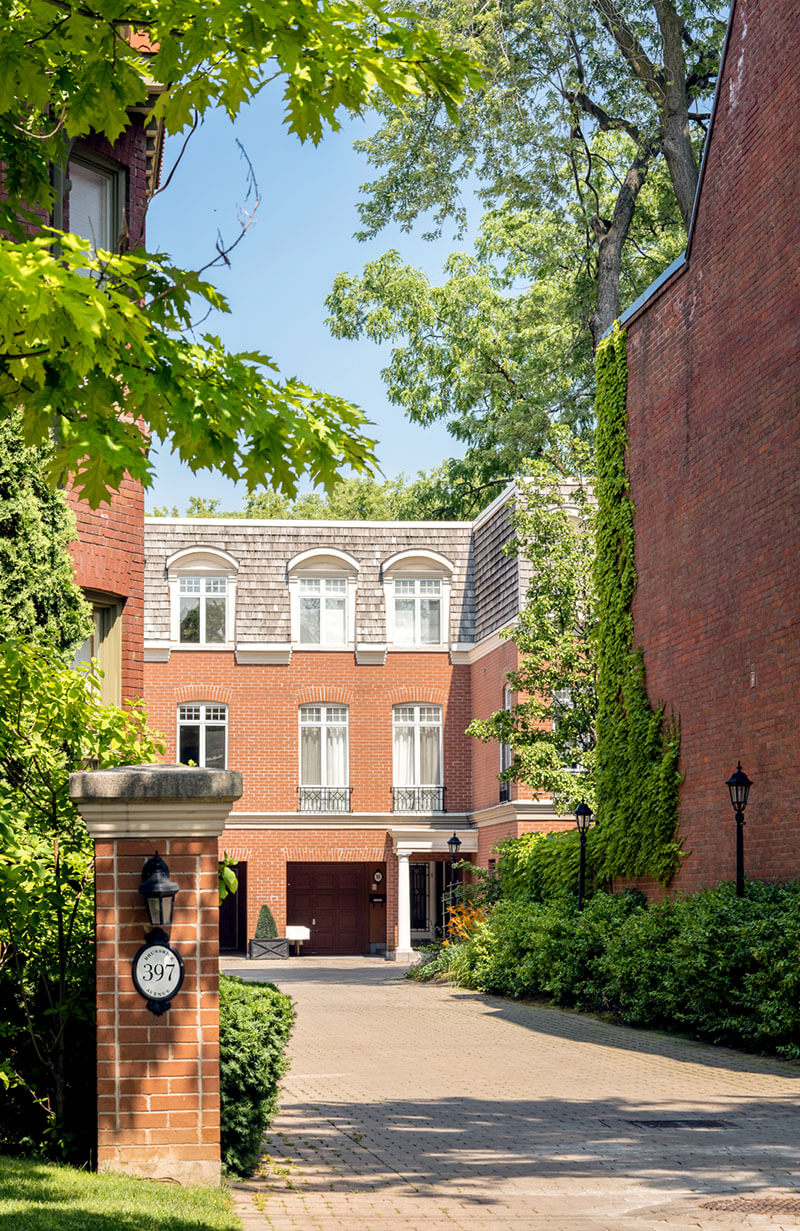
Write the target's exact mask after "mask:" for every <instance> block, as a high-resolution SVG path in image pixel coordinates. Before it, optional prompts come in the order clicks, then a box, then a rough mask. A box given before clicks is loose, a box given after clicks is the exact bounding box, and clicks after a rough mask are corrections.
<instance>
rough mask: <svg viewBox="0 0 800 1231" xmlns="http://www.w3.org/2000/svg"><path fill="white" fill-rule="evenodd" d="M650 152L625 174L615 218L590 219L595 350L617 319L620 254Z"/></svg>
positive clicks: (643, 179)
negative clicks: (595, 243) (594, 270)
mask: <svg viewBox="0 0 800 1231" xmlns="http://www.w3.org/2000/svg"><path fill="white" fill-rule="evenodd" d="M653 152H654V151H653V149H652V148H649V149H646V150H644V151H641V152H640V153H639V154H637V156H636V158H635V159H634V161H633V162H632V164H631V166H630V168H629V170H628V174H627V175H626V176H625V179H624V180H623V183H622V187H621V188H620V190H619V192H618V194H617V201H616V205H615V206H614V217H613V219H612V220H611V221H610V222H609V221H608V220H607V219H605V218H597V217H595V218H593V219H592V220H591V226H592V230H593V231H594V233H595V235H596V236H597V237H598V251H597V300H596V303H595V309H594V312H593V313H592V315H591V318H590V320H589V328H590V329H591V331H592V345H593V347H594V350H595V351H597V347H598V346H599V345H600V341H601V339H602V338H603V335H604V334H605V333H606V332H607V331H608V330H609V329H610V328H611V326H612V325H613V324H614V321H615V320H616V319H617V317H618V316H619V278H620V270H621V268H622V250H623V248H624V246H625V240H626V239H627V238H628V231H629V230H630V225H631V221H632V219H633V211H634V209H635V207H636V198H637V197H638V195H639V192H640V190H641V187H642V185H643V184H644V181H645V179H646V178H647V171H648V167H649V165H650V159H651V158H652V156H653Z"/></svg>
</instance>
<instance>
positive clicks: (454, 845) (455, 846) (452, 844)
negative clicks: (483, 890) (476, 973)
mask: <svg viewBox="0 0 800 1231" xmlns="http://www.w3.org/2000/svg"><path fill="white" fill-rule="evenodd" d="M460 847H461V839H460V838H459V836H458V834H457V833H454V834H453V836H452V838H448V839H447V849H448V850H449V852H450V903H449V910H448V919H447V935H448V936H451V935H452V932H453V916H454V914H455V909H456V859H457V858H458V852H459V849H460Z"/></svg>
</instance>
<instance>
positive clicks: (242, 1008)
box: [219, 975, 294, 1176]
mask: <svg viewBox="0 0 800 1231" xmlns="http://www.w3.org/2000/svg"><path fill="white" fill-rule="evenodd" d="M293 1021H294V1010H293V1008H292V1002H291V999H290V998H289V997H288V996H285V995H284V994H283V993H282V992H279V991H278V989H277V987H275V986H274V984H272V983H248V982H246V981H245V980H244V979H236V978H234V977H232V976H230V975H220V980H219V1070H220V1114H221V1128H222V1162H223V1166H224V1167H225V1169H226V1171H228V1172H232V1173H233V1174H234V1175H240V1176H246V1175H251V1174H252V1172H253V1171H254V1169H255V1167H256V1164H257V1163H258V1159H259V1155H260V1153H261V1143H262V1140H263V1137H264V1133H265V1132H266V1130H267V1128H268V1126H269V1123H270V1120H271V1119H272V1117H273V1115H274V1114H275V1112H276V1110H277V1106H278V1082H279V1081H280V1078H281V1075H282V1074H283V1072H284V1071H285V1069H286V1064H287V1061H286V1057H285V1055H284V1050H285V1048H286V1044H287V1042H288V1040H289V1033H290V1031H291V1028H292V1022H293Z"/></svg>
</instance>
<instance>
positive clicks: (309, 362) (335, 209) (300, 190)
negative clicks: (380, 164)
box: [146, 87, 463, 512]
mask: <svg viewBox="0 0 800 1231" xmlns="http://www.w3.org/2000/svg"><path fill="white" fill-rule="evenodd" d="M375 123H376V117H374V116H367V117H366V118H365V119H364V120H354V119H353V120H348V121H347V123H346V124H344V125H343V128H342V131H341V132H339V133H330V134H327V135H326V137H325V139H324V140H323V142H322V143H321V144H320V145H319V146H317V147H316V148H315V147H314V146H313V145H311V144H310V143H308V144H306V145H301V144H300V142H299V141H298V140H297V138H296V137H293V136H292V135H291V134H289V133H288V132H287V130H286V128H285V127H284V126H283V123H282V112H281V104H280V98H279V93H278V91H277V90H276V89H275V88H274V87H272V88H271V89H269V88H268V90H265V91H264V92H263V93H262V95H260V96H259V97H258V98H257V99H256V100H255V101H254V102H253V103H252V104H251V105H250V106H249V107H248V108H246V109H245V110H244V111H243V112H242V114H241V115H240V116H239V117H238V118H237V120H236V122H235V124H232V123H231V122H230V121H229V120H228V119H227V118H226V117H224V116H222V115H219V114H214V115H212V116H210V117H208V118H207V119H206V121H205V123H204V124H203V125H202V127H201V128H199V129H198V131H197V132H196V133H195V134H194V136H193V137H192V138H191V140H190V142H189V146H188V148H187V152H186V154H185V155H184V158H183V160H182V162H181V165H180V167H179V168H178V170H177V172H176V174H175V176H174V177H173V180H172V182H171V184H170V186H169V187H168V188H167V190H166V191H165V192H163V193H161V194H160V195H159V196H158V197H156V199H155V200H154V201H153V203H152V205H151V208H150V212H149V214H148V247H149V248H150V249H151V251H153V250H160V251H166V252H169V253H170V255H171V256H172V257H173V259H174V260H175V261H176V263H178V264H179V265H182V266H183V267H184V268H193V267H197V266H199V265H202V264H204V263H205V262H206V261H207V260H208V259H209V258H210V257H211V256H213V253H214V244H215V240H216V237H217V231H218V230H219V231H220V233H221V234H222V237H223V239H224V240H225V241H226V242H230V240H232V239H233V238H235V236H236V234H237V231H238V224H237V211H238V207H239V206H242V207H243V208H245V209H247V207H248V203H247V202H246V200H245V196H246V192H247V167H246V163H245V162H244V160H243V159H242V157H241V155H240V152H239V150H238V148H237V146H236V139H237V138H238V140H239V141H240V142H241V143H242V145H243V146H244V147H245V149H246V151H247V154H248V156H249V158H250V160H251V162H252V164H253V168H254V170H255V174H256V177H257V180H258V184H259V190H260V193H261V205H260V207H259V209H258V213H257V221H256V222H255V224H254V225H253V226H252V227H251V229H250V231H249V232H248V234H247V236H246V237H245V239H244V240H243V241H242V243H241V244H240V245H239V247H238V248H237V249H236V251H235V253H233V254H232V257H231V261H232V265H231V268H230V269H225V268H222V269H218V270H214V271H212V274H211V276H212V277H213V280H214V281H215V282H216V284H217V286H218V287H219V288H220V289H221V290H222V291H223V292H224V293H225V294H226V295H227V297H228V299H229V301H230V304H231V308H232V313H231V315H230V316H224V315H222V314H219V313H217V314H215V315H214V316H212V317H210V318H209V319H208V321H206V322H205V323H204V325H203V326H202V328H203V330H206V331H208V332H211V333H217V334H219V335H220V336H221V337H222V339H223V341H224V342H225V344H226V345H227V346H228V347H229V348H230V349H234V350H240V349H241V350H247V349H251V348H252V349H258V350H260V351H263V352H266V353H267V354H268V355H271V356H272V357H273V358H274V359H275V360H276V361H277V363H278V364H279V365H280V368H281V371H282V373H283V374H284V375H285V376H294V375H296V376H299V377H300V378H301V379H303V380H305V381H306V382H307V383H308V384H310V385H312V386H313V387H315V388H320V389H326V390H327V391H328V392H331V393H336V394H339V395H340V396H342V397H345V398H347V399H349V400H350V401H353V402H356V403H357V404H358V405H360V406H361V407H362V408H363V409H364V411H365V412H366V414H367V416H368V418H370V419H371V420H373V422H374V424H375V428H374V429H373V431H372V434H373V435H374V436H376V437H377V439H378V442H379V443H378V448H377V454H378V460H379V462H380V464H381V467H382V469H383V471H384V473H385V475H386V476H387V477H393V476H394V475H396V474H398V473H399V472H400V471H406V473H409V474H415V473H416V472H417V471H418V470H420V469H428V468H429V467H431V466H435V465H436V464H438V463H439V462H440V461H441V460H442V459H443V458H445V457H451V456H454V455H456V454H457V453H459V452H460V451H461V448H460V446H459V445H458V442H456V441H454V440H453V439H452V437H451V436H450V435H449V434H448V433H447V430H446V428H445V427H444V425H436V426H434V427H431V428H421V427H417V426H415V425H413V424H410V423H409V422H408V421H407V420H406V419H405V417H404V416H403V414H402V412H401V411H400V410H399V409H398V408H397V407H395V406H391V405H390V404H389V402H388V401H387V398H386V394H385V391H384V386H383V382H382V381H381V378H380V370H381V368H382V366H384V365H385V362H386V358H387V356H388V353H389V351H388V348H386V349H384V348H379V347H377V346H375V345H374V344H373V343H371V342H366V341H365V342H347V341H338V340H336V339H334V338H332V337H331V336H330V334H329V332H328V330H327V328H326V326H325V324H324V321H325V316H326V309H325V302H324V301H325V296H326V295H327V293H328V291H329V290H330V287H331V284H332V282H333V279H334V277H335V275H336V274H337V273H339V272H340V271H342V270H346V271H348V272H350V273H357V272H359V271H360V269H361V266H362V265H363V264H364V262H365V261H367V260H370V259H372V258H373V257H375V256H377V255H379V254H380V253H382V252H385V251H386V250H387V249H389V248H397V249H398V250H399V251H400V252H401V253H402V255H403V257H404V259H406V260H408V261H409V262H412V263H413V264H415V265H417V266H420V267H421V268H424V269H425V271H426V272H427V273H428V275H429V276H430V277H431V278H433V279H437V278H438V277H439V276H440V272H441V267H442V262H443V260H444V257H445V256H446V255H447V253H448V252H449V251H450V250H451V249H452V248H455V247H458V246H459V245H457V244H454V243H453V242H452V240H451V237H449V236H448V237H445V238H443V239H442V240H441V241H439V242H437V243H433V244H431V243H426V242H425V241H424V240H422V239H420V238H418V236H416V235H405V234H403V233H402V232H400V231H399V229H396V230H395V229H393V230H386V231H385V232H383V233H382V234H381V235H380V236H379V237H378V238H377V239H376V240H374V241H372V242H370V243H366V244H363V243H358V241H357V240H355V239H354V238H353V233H354V231H355V230H356V229H357V227H358V225H359V221H358V215H357V212H356V205H357V202H358V199H359V187H360V185H361V184H362V183H364V182H365V181H367V180H368V179H369V178H370V168H369V167H368V166H367V164H366V160H365V159H364V158H363V156H361V155H358V154H356V153H355V151H354V150H353V148H352V144H353V141H354V140H356V139H357V138H358V137H360V136H364V135H366V134H368V133H369V131H370V129H371V127H374V126H375ZM180 144H181V142H180V140H177V139H172V140H171V141H170V142H168V144H167V149H166V153H165V159H164V173H165V175H166V174H167V173H168V172H169V169H170V167H171V166H172V164H173V162H174V159H175V156H176V153H177V151H178V149H179V148H180ZM461 246H463V245H461ZM157 476H158V477H157V480H156V483H155V485H154V487H153V488H151V489H150V491H149V492H148V493H147V496H146V506H147V509H148V511H152V509H153V508H154V507H155V506H162V505H168V506H170V507H171V506H172V505H175V504H177V505H178V507H179V508H180V510H181V512H182V511H183V509H184V506H185V504H186V502H187V500H188V498H189V496H191V495H194V494H197V495H201V494H202V495H205V496H210V497H218V498H219V499H220V500H221V502H222V507H223V508H229V509H236V508H241V507H242V505H243V502H244V487H243V485H240V486H238V487H237V486H236V485H234V484H233V483H231V482H230V481H229V480H226V479H224V478H223V477H222V476H219V475H212V474H209V473H207V472H201V473H200V474H198V475H193V474H192V473H191V471H190V470H189V469H188V467H186V466H182V465H180V463H179V462H178V461H177V459H176V458H174V457H172V456H171V455H170V453H169V449H168V448H165V447H163V446H162V448H161V449H160V450H159V455H158V460H157Z"/></svg>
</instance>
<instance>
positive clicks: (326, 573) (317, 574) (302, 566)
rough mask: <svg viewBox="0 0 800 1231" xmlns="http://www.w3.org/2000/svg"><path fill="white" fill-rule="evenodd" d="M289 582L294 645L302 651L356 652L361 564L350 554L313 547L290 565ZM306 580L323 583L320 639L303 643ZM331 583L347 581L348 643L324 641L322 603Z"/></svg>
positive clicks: (345, 622) (333, 549)
mask: <svg viewBox="0 0 800 1231" xmlns="http://www.w3.org/2000/svg"><path fill="white" fill-rule="evenodd" d="M286 572H287V577H288V582H289V615H290V627H291V638H292V645H293V647H294V648H295V649H301V650H352V649H353V648H354V646H355V639H356V586H357V583H358V572H359V564H358V561H357V560H356V559H354V557H353V556H350V555H348V554H347V552H344V551H339V550H338V549H336V548H333V547H325V548H313V549H312V550H310V551H304V552H301V553H300V555H299V556H295V557H294V558H293V559H292V560H289V562H288V563H287V565H286ZM302 581H318V582H320V640H319V641H301V640H300V600H301V598H302V597H303V595H302V586H301V582H302ZM328 581H335V582H338V583H341V582H342V581H344V582H345V583H346V584H345V593H344V600H345V602H344V641H325V640H324V620H323V616H322V600H323V598H324V586H325V583H326V582H328Z"/></svg>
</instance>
